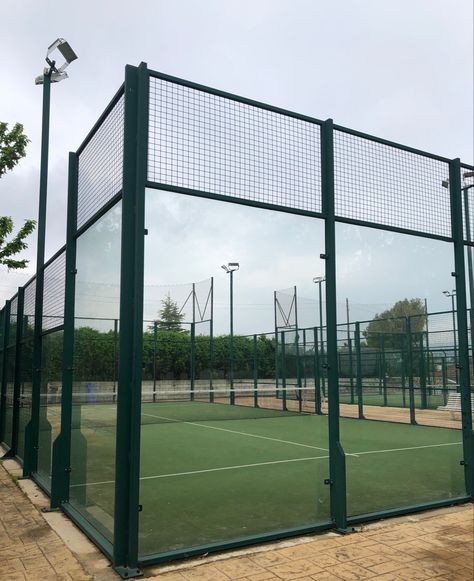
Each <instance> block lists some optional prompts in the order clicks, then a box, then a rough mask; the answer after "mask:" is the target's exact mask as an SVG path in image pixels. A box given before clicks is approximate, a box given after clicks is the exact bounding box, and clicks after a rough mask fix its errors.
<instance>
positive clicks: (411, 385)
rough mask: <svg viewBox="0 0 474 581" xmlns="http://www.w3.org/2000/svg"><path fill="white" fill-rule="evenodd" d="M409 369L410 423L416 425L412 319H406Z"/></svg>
mask: <svg viewBox="0 0 474 581" xmlns="http://www.w3.org/2000/svg"><path fill="white" fill-rule="evenodd" d="M406 330H407V334H406V341H407V367H408V396H409V401H410V423H411V424H416V415H415V383H414V379H413V339H412V333H411V319H410V317H406Z"/></svg>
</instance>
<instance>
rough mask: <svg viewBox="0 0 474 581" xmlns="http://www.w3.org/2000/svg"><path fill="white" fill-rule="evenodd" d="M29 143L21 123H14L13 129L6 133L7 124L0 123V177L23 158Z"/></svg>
mask: <svg viewBox="0 0 474 581" xmlns="http://www.w3.org/2000/svg"><path fill="white" fill-rule="evenodd" d="M29 141H30V140H29V139H28V137H27V136H26V135H25V134H24V133H23V125H22V124H21V123H15V125H14V126H13V129H11V130H10V131H8V124H7V123H4V122H3V121H0V177H2V175H3V174H5V173H7V171H9V170H12V169H13V168H14V167H15V166H16V164H17V163H18V162H19V161H20V159H21V158H22V157H25V155H26V146H27V145H28V143H29Z"/></svg>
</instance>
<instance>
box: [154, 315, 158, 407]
mask: <svg viewBox="0 0 474 581" xmlns="http://www.w3.org/2000/svg"><path fill="white" fill-rule="evenodd" d="M157 339H158V323H157V322H156V321H153V401H154V402H156V341H157Z"/></svg>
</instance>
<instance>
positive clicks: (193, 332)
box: [189, 323, 196, 401]
mask: <svg viewBox="0 0 474 581" xmlns="http://www.w3.org/2000/svg"><path fill="white" fill-rule="evenodd" d="M195 368H196V323H191V357H190V369H189V376H190V387H191V401H194V379H195Z"/></svg>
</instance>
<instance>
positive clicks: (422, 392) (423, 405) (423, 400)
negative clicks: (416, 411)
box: [420, 332, 428, 410]
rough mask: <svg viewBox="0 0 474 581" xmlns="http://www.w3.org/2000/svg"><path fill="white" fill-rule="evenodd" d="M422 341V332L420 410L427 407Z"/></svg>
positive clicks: (422, 343)
mask: <svg viewBox="0 0 474 581" xmlns="http://www.w3.org/2000/svg"><path fill="white" fill-rule="evenodd" d="M424 343H425V342H424V340H423V332H421V333H420V396H421V409H423V410H425V409H426V408H427V407H428V401H427V397H426V365H425V344H424Z"/></svg>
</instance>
